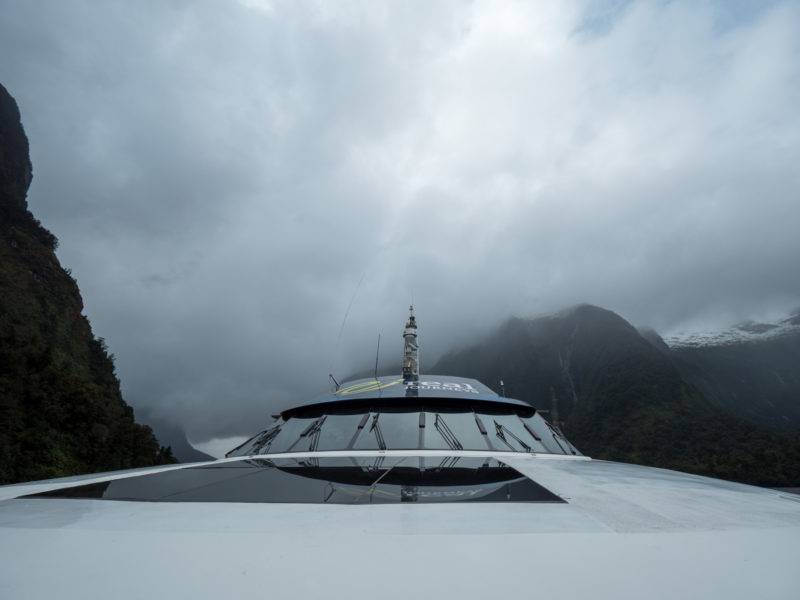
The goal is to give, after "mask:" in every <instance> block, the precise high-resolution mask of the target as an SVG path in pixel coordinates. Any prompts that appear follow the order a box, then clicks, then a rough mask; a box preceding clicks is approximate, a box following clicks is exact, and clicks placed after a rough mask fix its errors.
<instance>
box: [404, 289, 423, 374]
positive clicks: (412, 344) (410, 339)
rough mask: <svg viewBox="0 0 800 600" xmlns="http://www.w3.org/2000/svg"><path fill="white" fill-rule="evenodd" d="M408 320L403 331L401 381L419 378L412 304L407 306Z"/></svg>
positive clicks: (417, 350) (417, 347)
mask: <svg viewBox="0 0 800 600" xmlns="http://www.w3.org/2000/svg"><path fill="white" fill-rule="evenodd" d="M408 313H409V314H408V321H407V322H406V328H405V330H404V331H403V340H404V344H403V383H408V382H409V381H418V380H419V343H418V342H417V319H416V317H415V316H414V305H413V304H412V305H411V306H409V307H408Z"/></svg>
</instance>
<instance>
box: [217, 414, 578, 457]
mask: <svg viewBox="0 0 800 600" xmlns="http://www.w3.org/2000/svg"><path fill="white" fill-rule="evenodd" d="M329 450H483V451H485V450H490V451H492V452H531V453H546V454H579V452H578V451H577V450H576V449H575V448H574V446H572V444H570V443H569V442H568V441H567V440H566V438H565V437H564V436H563V435H562V434H561V432H560V431H559V430H558V429H556V428H555V427H553V426H552V425H550V424H549V423H548V422H547V421H546V420H545V419H544V418H542V417H541V416H540V415H539V414H533V415H530V414H527V415H521V414H518V413H516V412H513V411H511V410H508V411H506V412H494V413H491V412H481V411H473V410H467V409H465V410H453V409H450V410H447V411H443V410H433V409H427V408H426V407H419V408H417V409H416V410H414V409H411V410H403V411H398V410H384V409H379V408H376V409H373V410H370V411H364V412H359V413H353V414H335V413H332V414H323V415H317V416H314V417H313V418H303V417H292V418H288V419H286V420H283V419H278V420H277V421H276V422H275V423H274V424H272V425H271V426H270V427H269V428H267V429H265V430H264V431H262V432H261V433H259V434H257V435H256V436H254V437H253V438H251V439H250V440H248V441H247V442H245V443H244V444H242V445H241V446H239V447H238V448H236V449H234V450H232V451H231V452H229V453H228V456H253V455H259V454H278V453H286V452H309V451H329Z"/></svg>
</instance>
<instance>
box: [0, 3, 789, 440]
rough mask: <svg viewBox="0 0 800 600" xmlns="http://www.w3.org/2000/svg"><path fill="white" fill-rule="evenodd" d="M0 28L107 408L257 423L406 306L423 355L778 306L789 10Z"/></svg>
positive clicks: (143, 10)
mask: <svg viewBox="0 0 800 600" xmlns="http://www.w3.org/2000/svg"><path fill="white" fill-rule="evenodd" d="M0 15H2V17H0V56H2V57H3V60H2V61H0V80H2V81H3V83H4V84H5V85H6V86H7V87H8V88H9V90H10V91H11V92H12V94H14V95H15V96H16V98H17V100H18V102H19V104H20V107H21V110H22V113H23V120H24V123H25V126H26V129H27V132H28V135H29V137H30V140H31V147H32V160H33V164H34V183H33V186H32V188H31V191H30V194H29V200H30V205H31V209H32V210H33V211H34V213H35V214H36V215H37V216H38V217H39V218H40V219H41V220H42V221H43V223H44V224H45V225H46V226H47V227H49V228H50V229H52V230H53V232H54V233H56V235H58V236H59V238H60V240H61V247H60V249H59V256H60V258H61V260H62V262H63V263H64V264H65V266H68V267H71V268H72V270H73V273H74V275H75V276H76V277H77V279H78V282H79V284H80V286H81V290H82V292H83V296H84V299H85V301H86V311H87V314H88V316H89V317H90V319H91V321H92V323H93V326H94V329H95V332H96V334H97V335H100V336H103V337H105V338H106V339H107V341H108V343H109V346H110V347H111V349H112V351H113V352H114V353H115V355H116V358H117V367H118V371H119V374H120V377H121V379H122V382H123V389H124V392H125V395H126V398H127V399H128V401H129V402H131V403H132V404H133V405H134V406H135V407H136V408H137V409H138V410H140V411H148V412H151V413H153V414H157V415H159V416H161V417H162V418H168V419H171V420H174V421H176V422H179V423H181V424H182V425H183V426H184V427H186V429H187V431H188V432H189V435H190V436H191V437H192V439H195V440H201V439H208V438H212V437H225V436H229V435H238V434H242V433H247V432H251V431H253V430H255V429H256V428H257V427H258V426H259V425H260V424H261V423H262V422H263V418H264V415H266V414H268V413H270V412H272V411H274V410H275V409H276V408H281V407H282V406H284V405H286V404H289V403H291V402H292V401H293V400H294V399H295V398H298V397H300V396H302V395H304V394H310V393H315V392H318V391H320V390H323V389H325V388H326V378H327V373H328V372H329V370H331V369H333V370H334V371H335V372H336V373H338V374H339V375H340V376H341V375H343V374H346V373H347V372H348V371H352V370H354V369H358V368H361V367H363V366H364V365H367V364H369V363H370V361H371V360H372V358H373V356H374V348H375V337H376V335H377V333H378V332H381V333H382V335H383V338H382V347H383V349H384V350H383V352H382V360H383V361H386V362H387V363H388V362H391V361H396V360H398V359H399V355H400V352H401V343H400V333H401V328H402V324H403V320H404V318H405V311H406V308H407V305H408V303H409V302H410V300H411V299H412V298H413V300H414V302H415V303H416V304H417V306H418V315H419V320H420V323H421V333H422V337H421V340H422V343H423V355H422V356H423V368H424V364H425V362H424V361H425V359H426V357H427V358H428V359H429V360H432V359H433V358H434V357H435V356H436V355H437V354H438V353H440V352H442V351H445V350H447V349H448V348H449V347H451V346H452V345H456V344H459V343H462V342H464V341H465V340H467V339H468V338H469V336H470V335H474V334H476V333H478V332H481V331H485V330H486V329H487V328H489V327H490V326H492V325H493V324H495V323H497V322H498V321H499V320H501V319H503V318H504V317H506V316H508V315H511V314H517V315H532V314H538V313H542V312H547V311H551V310H556V309H559V308H562V307H563V306H565V305H569V304H573V303H577V302H592V303H596V304H600V305H602V306H605V307H608V308H611V309H613V310H616V311H618V312H619V313H620V314H622V315H623V316H625V317H626V318H628V319H629V320H631V321H633V322H634V323H637V324H650V325H653V326H655V327H656V328H658V329H660V330H662V331H669V330H670V329H673V328H677V327H683V326H685V325H686V324H687V323H694V322H702V323H704V324H709V323H711V324H715V323H720V324H722V323H725V322H729V321H733V320H738V319H742V318H753V317H755V318H759V317H763V316H766V315H770V314H773V313H777V312H780V311H784V310H786V309H788V308H790V307H792V306H796V305H797V304H798V303H800V301H799V300H798V299H800V234H798V231H800V197H799V196H798V192H800V169H798V168H797V166H796V162H797V157H798V155H800V152H799V151H800V112H799V111H798V108H797V107H798V106H800V36H798V35H797V34H798V30H800V27H799V26H800V7H798V5H797V4H795V3H781V2H776V3H769V4H765V5H760V6H759V7H758V8H754V7H753V6H751V5H749V4H746V3H741V4H740V3H733V2H722V1H721V2H718V3H714V2H701V3H697V2H669V3H666V2H633V3H628V2H564V1H560V0H559V1H553V2H547V1H543V2H537V3H511V2H509V3H496V2H471V3H464V2H437V3H428V2H420V3H371V2H366V3H337V4H335V5H334V4H331V3H327V2H319V3H317V2H304V3H297V2H261V1H254V0H249V1H247V2H241V3H221V2H171V3H163V2H153V3H144V2H136V3H131V2H103V3H93V2H78V1H71V0H70V1H65V2H24V3H22V2H10V1H2V2H0ZM359 282H360V285H359ZM354 293H355V297H354ZM353 298H354V299H353ZM351 299H353V302H352V308H351V310H350V314H349V317H348V322H347V324H346V326H345V328H344V331H343V333H342V335H341V338H339V330H340V326H341V324H342V318H343V315H344V314H345V311H346V309H347V307H348V305H349V303H350V302H351Z"/></svg>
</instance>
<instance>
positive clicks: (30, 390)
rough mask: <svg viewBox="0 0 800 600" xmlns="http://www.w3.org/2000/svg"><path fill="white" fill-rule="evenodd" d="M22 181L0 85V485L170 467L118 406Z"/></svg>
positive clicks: (70, 283) (17, 135) (145, 430)
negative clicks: (30, 209)
mask: <svg viewBox="0 0 800 600" xmlns="http://www.w3.org/2000/svg"><path fill="white" fill-rule="evenodd" d="M31 179H32V167H31V162H30V158H29V155H28V139H27V137H26V135H25V132H24V130H23V128H22V124H21V121H20V113H19V109H18V107H17V104H16V102H15V101H14V99H13V98H12V97H11V95H10V94H9V93H8V91H7V90H6V89H5V88H4V87H3V86H2V85H0V484H2V483H11V482H16V481H26V480H32V479H42V478H47V477H58V476H62V475H72V474H77V473H85V472H92V471H104V470H112V469H125V468H131V467H144V466H149V465H154V464H161V463H164V462H173V461H174V459H173V457H172V455H171V452H170V451H169V449H166V448H162V447H160V446H159V444H158V442H157V441H156V439H155V437H154V436H153V433H152V431H151V430H150V428H149V427H145V426H143V425H140V424H138V423H136V422H135V421H134V416H133V410H132V409H131V407H130V406H128V405H127V404H126V403H125V401H124V400H123V399H122V394H121V393H120V387H119V380H118V379H117V376H116V374H115V372H114V363H113V357H112V356H111V355H109V353H108V349H107V348H106V345H105V343H104V341H103V339H102V338H96V337H95V336H94V335H93V333H92V330H91V327H90V325H89V321H88V320H87V319H86V317H85V316H83V314H82V312H83V301H82V299H81V295H80V291H79V290H78V285H77V283H76V282H75V280H74V279H73V278H72V276H71V275H70V272H69V271H68V270H65V269H63V268H62V267H61V265H60V264H59V261H58V258H57V257H56V255H55V249H56V245H57V240H56V238H55V236H54V235H53V234H52V233H50V232H49V231H47V229H45V228H44V227H42V225H41V224H40V223H39V221H37V220H36V219H35V218H34V217H33V215H32V214H31V213H30V211H29V210H28V205H27V200H26V195H27V191H28V186H29V185H30V183H31Z"/></svg>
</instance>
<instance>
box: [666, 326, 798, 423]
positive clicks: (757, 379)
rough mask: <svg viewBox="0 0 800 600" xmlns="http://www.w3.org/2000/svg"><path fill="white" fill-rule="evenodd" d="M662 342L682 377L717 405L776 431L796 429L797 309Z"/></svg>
mask: <svg viewBox="0 0 800 600" xmlns="http://www.w3.org/2000/svg"><path fill="white" fill-rule="evenodd" d="M666 344H667V345H668V351H667V353H668V355H669V356H671V357H672V358H673V360H674V362H675V364H676V365H677V366H678V368H679V369H680V371H681V374H682V375H683V377H684V379H686V380H687V381H689V382H691V383H692V384H694V385H695V386H696V387H697V388H698V389H699V390H701V391H702V392H703V394H704V395H705V396H706V398H708V399H709V400H710V401H711V402H713V403H714V404H716V405H717V406H720V407H722V408H724V409H725V410H728V411H730V412H732V413H734V414H736V415H738V416H741V417H742V418H744V419H747V420H748V421H750V422H752V423H756V424H759V425H764V426H767V427H770V428H771V429H774V430H777V431H785V432H798V431H800V311H796V312H795V313H794V314H792V315H790V316H789V317H787V318H785V319H782V320H780V321H778V322H776V323H753V322H747V323H742V324H739V325H737V326H736V327H733V328H732V329H730V330H727V331H724V332H721V333H717V334H713V335H709V334H703V335H698V334H692V335H689V336H673V337H671V338H668V339H667V341H666Z"/></svg>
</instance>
